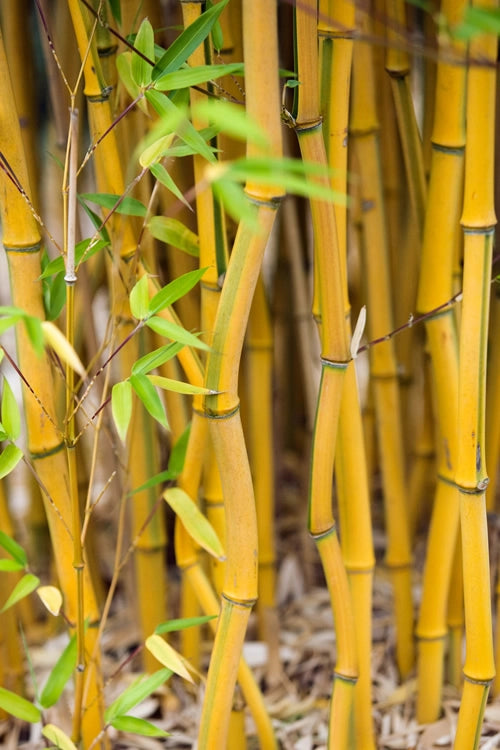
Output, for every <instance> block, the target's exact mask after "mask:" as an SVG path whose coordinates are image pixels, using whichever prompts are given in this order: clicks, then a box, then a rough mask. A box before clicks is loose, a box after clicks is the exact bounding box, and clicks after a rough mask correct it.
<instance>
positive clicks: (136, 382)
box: [130, 375, 168, 430]
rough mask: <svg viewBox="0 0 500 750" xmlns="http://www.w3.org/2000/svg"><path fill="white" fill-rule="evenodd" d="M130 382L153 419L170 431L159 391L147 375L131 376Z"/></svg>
mask: <svg viewBox="0 0 500 750" xmlns="http://www.w3.org/2000/svg"><path fill="white" fill-rule="evenodd" d="M130 382H131V383H132V388H133V389H134V391H135V392H136V394H137V395H138V397H139V398H140V400H141V401H142V403H143V404H144V406H145V408H146V409H147V411H148V412H149V413H150V414H151V416H152V417H153V419H156V421H157V422H159V423H160V424H161V425H162V426H163V427H165V429H166V430H168V420H167V415H166V413H165V407H164V406H163V403H162V401H161V399H160V397H159V395H158V391H157V390H156V388H155V387H154V385H153V384H152V383H151V381H150V380H149V378H148V377H147V376H146V375H131V376H130Z"/></svg>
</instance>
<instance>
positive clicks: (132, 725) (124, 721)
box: [111, 716, 170, 737]
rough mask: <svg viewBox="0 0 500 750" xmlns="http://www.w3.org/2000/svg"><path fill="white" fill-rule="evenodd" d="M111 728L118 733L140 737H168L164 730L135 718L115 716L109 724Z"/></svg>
mask: <svg viewBox="0 0 500 750" xmlns="http://www.w3.org/2000/svg"><path fill="white" fill-rule="evenodd" d="M111 726H112V727H114V728H115V729H118V731H119V732H130V733H131V734H139V735H141V736H142V737H170V734H169V733H168V732H165V730H164V729H159V728H158V727H155V725H154V724H151V722H150V721H146V720H145V719H138V718H137V717H136V716H116V717H115V718H114V719H113V721H112V722H111Z"/></svg>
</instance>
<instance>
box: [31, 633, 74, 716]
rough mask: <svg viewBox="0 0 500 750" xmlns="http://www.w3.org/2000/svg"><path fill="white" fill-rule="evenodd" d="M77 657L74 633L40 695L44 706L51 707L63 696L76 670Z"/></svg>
mask: <svg viewBox="0 0 500 750" xmlns="http://www.w3.org/2000/svg"><path fill="white" fill-rule="evenodd" d="M76 658H77V651H76V635H73V636H72V637H71V639H70V641H69V643H68V645H67V646H66V648H65V649H64V651H63V652H62V654H61V656H60V657H59V659H58V660H57V662H56V663H55V665H54V667H53V668H52V671H51V673H50V674H49V676H48V678H47V682H46V683H45V685H44V688H43V690H42V693H41V695H40V704H41V705H42V706H43V707H44V708H50V707H51V706H53V705H54V704H55V703H57V701H58V700H59V698H60V697H61V694H62V692H63V690H64V688H65V687H66V685H67V683H68V682H69V680H70V679H71V676H72V674H73V672H74V670H75V667H76Z"/></svg>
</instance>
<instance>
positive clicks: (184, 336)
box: [146, 315, 210, 351]
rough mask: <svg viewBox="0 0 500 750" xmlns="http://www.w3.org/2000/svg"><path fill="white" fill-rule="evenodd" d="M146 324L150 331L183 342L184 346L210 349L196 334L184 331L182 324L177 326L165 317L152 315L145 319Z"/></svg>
mask: <svg viewBox="0 0 500 750" xmlns="http://www.w3.org/2000/svg"><path fill="white" fill-rule="evenodd" d="M146 325H147V326H148V328H151V330H152V331H154V332H155V333H158V334H159V335H160V336H165V338H168V339H173V340H174V341H178V342H179V343H180V344H184V345H185V346H193V347H194V348H195V349H204V350H205V351H209V349H210V347H209V346H208V344H205V342H204V341H201V340H200V339H199V338H198V336H195V335H194V334H193V333H190V332H189V331H186V329H185V328H182V326H178V325H177V324H176V323H172V322H171V321H170V320H165V318H160V317H159V316H156V315H155V316H154V317H152V318H148V319H147V321H146Z"/></svg>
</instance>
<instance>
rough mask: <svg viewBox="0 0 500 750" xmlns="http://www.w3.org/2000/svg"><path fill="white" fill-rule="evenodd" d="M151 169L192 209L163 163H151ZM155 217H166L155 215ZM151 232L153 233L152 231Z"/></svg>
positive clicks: (159, 180) (157, 178) (157, 177)
mask: <svg viewBox="0 0 500 750" xmlns="http://www.w3.org/2000/svg"><path fill="white" fill-rule="evenodd" d="M149 171H150V172H151V174H152V175H153V177H154V178H155V179H156V180H158V182H161V184H162V185H164V186H165V187H166V188H167V190H170V192H171V193H173V194H174V195H175V197H176V198H178V199H179V200H180V201H181V202H182V203H184V205H185V206H186V208H189V210H191V206H190V205H189V203H188V202H187V200H186V199H185V198H184V196H183V195H182V193H181V191H180V190H179V188H178V187H177V185H176V184H175V182H174V181H173V179H172V178H171V176H170V175H169V173H168V172H167V170H166V169H165V167H164V166H163V164H159V163H158V162H156V163H154V164H150V166H149ZM154 218H166V217H154ZM172 221H177V219H172ZM150 224H151V220H150V221H149V222H148V224H147V226H148V227H149V225H150ZM150 231H151V229H150ZM151 234H153V233H152V232H151ZM153 236H154V235H153ZM195 236H196V235H195ZM171 244H173V243H171ZM198 254H199V250H198ZM196 257H198V256H196Z"/></svg>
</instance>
